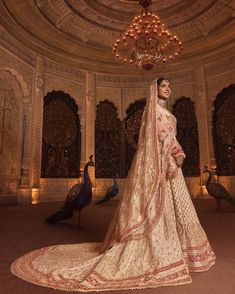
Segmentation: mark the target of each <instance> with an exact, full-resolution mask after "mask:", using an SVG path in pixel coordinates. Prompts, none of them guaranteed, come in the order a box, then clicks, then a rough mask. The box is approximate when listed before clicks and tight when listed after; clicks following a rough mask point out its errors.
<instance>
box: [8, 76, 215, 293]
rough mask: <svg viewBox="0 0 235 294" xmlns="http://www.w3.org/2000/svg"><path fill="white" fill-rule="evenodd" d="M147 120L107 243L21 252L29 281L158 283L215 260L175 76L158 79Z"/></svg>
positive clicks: (93, 285) (96, 286) (78, 287)
mask: <svg viewBox="0 0 235 294" xmlns="http://www.w3.org/2000/svg"><path fill="white" fill-rule="evenodd" d="M150 92H151V93H150V98H149V99H148V100H147V104H146V107H145V111H144V113H143V117H142V121H141V129H140V136H139V143H138V148H137V151H136V154H135V157H134V160H133V162H132V166H131V169H130V171H129V174H128V178H127V180H126V185H125V191H124V193H123V195H122V197H121V199H120V201H119V204H118V207H117V210H116V212H115V215H114V217H113V220H112V222H111V224H110V227H109V229H108V232H107V234H106V237H105V240H104V242H103V243H83V244H71V245H70V244H67V245H55V246H49V247H46V248H41V249H38V250H34V251H32V252H29V253H28V254H26V255H24V256H22V257H20V258H19V259H17V260H16V261H15V262H14V263H13V264H12V266H11V272H12V273H13V274H14V275H16V276H18V277H19V278H21V279H24V280H25V281H28V282H30V283H34V284H37V285H40V286H45V287H50V288H54V289H60V290H67V291H81V292H82V291H83V292H88V291H105V290H124V289H141V288H154V287H158V286H172V285H181V284H187V283H190V282H191V277H190V275H189V272H202V271H206V270H208V269H209V268H210V267H211V266H212V265H213V264H214V262H215V255H214V252H213V250H212V248H211V246H210V244H209V242H208V240H207V236H206V234H205V232H204V230H203V229H202V227H201V225H200V222H199V220H198V217H197V214H196V212H195V209H194V206H193V204H192V201H191V198H190V195H189V192H188V189H187V187H186V184H185V181H184V177H183V174H182V171H181V165H182V163H183V159H184V157H185V155H184V152H183V150H182V148H181V146H180V145H179V143H178V142H177V140H176V137H175V130H176V119H175V117H174V116H173V115H172V114H171V113H170V112H169V111H168V110H167V109H166V107H165V106H164V104H165V103H164V102H165V101H166V100H167V99H168V98H169V95H170V87H169V81H168V80H167V79H163V78H160V79H158V80H154V81H153V83H152V85H151V89H150Z"/></svg>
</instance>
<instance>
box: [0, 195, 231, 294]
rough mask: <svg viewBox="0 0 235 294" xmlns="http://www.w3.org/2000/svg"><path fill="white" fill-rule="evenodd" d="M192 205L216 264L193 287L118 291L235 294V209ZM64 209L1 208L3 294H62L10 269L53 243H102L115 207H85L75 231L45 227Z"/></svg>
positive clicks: (210, 203) (68, 225) (64, 225)
mask: <svg viewBox="0 0 235 294" xmlns="http://www.w3.org/2000/svg"><path fill="white" fill-rule="evenodd" d="M194 204H195V207H196V210H197V212H198V216H199V219H200V221H201V223H202V225H203V227H204V229H205V231H206V233H207V235H208V238H209V240H210V243H211V245H212V246H213V249H214V251H215V253H216V255H217V260H216V265H215V266H214V267H213V268H212V269H211V270H210V271H208V272H205V273H194V274H192V279H193V283H192V284H189V285H185V286H176V287H161V288H156V289H146V290H135V291H131V290H130V291H117V293H120V294H122V293H133V292H134V293H136V294H142V293H145V294H153V293H154V294H234V293H235V278H234V277H235V207H232V206H230V205H229V204H227V203H223V210H222V211H221V212H217V211H216V210H215V207H216V204H215V202H214V200H203V199H197V200H195V201H194ZM60 206H61V203H41V204H37V205H24V206H14V205H12V206H4V207H0V294H12V293H16V294H26V293H27V294H31V293H32V294H50V293H51V294H53V293H60V294H61V291H57V290H53V289H49V288H43V287H39V286H35V285H32V284H29V283H27V282H24V281H23V280H20V279H18V278H16V277H15V276H13V275H12V274H11V273H10V270H9V269H10V265H11V263H12V261H13V260H15V259H16V258H17V257H19V256H21V255H23V254H24V253H27V252H29V251H31V250H33V249H36V248H40V247H44V246H48V245H52V244H62V243H63V244H69V243H80V242H92V241H102V239H103V238H104V235H105V232H106V230H107V227H108V225H109V222H110V219H111V218H112V215H113V213H114V211H115V207H116V203H115V202H114V203H112V204H106V205H94V204H90V205H89V206H88V207H86V208H85V209H84V211H83V215H82V225H83V226H84V227H83V229H75V228H73V227H72V226H71V222H70V221H67V222H64V223H57V224H54V225H48V224H46V223H45V222H44V219H45V218H46V217H47V216H49V215H50V214H51V213H53V212H55V211H56V209H58V208H59V207H60ZM114 292H116V291H112V293H114ZM65 293H66V292H65ZM67 293H74V292H67ZM105 293H107V294H108V293H111V291H110V292H105Z"/></svg>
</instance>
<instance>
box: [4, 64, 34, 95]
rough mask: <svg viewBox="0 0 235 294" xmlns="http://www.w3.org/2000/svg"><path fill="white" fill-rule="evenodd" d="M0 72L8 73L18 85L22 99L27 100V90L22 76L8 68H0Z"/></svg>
mask: <svg viewBox="0 0 235 294" xmlns="http://www.w3.org/2000/svg"><path fill="white" fill-rule="evenodd" d="M0 71H8V72H10V73H11V74H12V75H13V76H14V77H15V78H16V79H17V81H18V83H19V84H20V86H21V89H22V92H23V96H24V98H25V99H27V98H29V89H28V86H27V83H26V82H25V80H24V78H23V77H22V75H21V74H19V73H18V71H16V70H15V69H14V68H9V67H4V68H0Z"/></svg>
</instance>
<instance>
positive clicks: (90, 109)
mask: <svg viewBox="0 0 235 294" xmlns="http://www.w3.org/2000/svg"><path fill="white" fill-rule="evenodd" d="M95 115H96V81H95V74H93V73H90V72H87V73H86V103H85V162H87V161H88V160H89V156H90V155H93V158H94V160H95ZM90 176H91V180H92V184H93V185H94V184H95V172H94V169H91V173H90Z"/></svg>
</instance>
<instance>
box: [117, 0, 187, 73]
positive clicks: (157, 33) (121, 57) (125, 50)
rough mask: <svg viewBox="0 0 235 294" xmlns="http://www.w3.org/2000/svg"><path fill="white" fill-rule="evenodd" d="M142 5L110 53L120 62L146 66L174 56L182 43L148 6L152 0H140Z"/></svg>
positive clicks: (179, 50) (180, 48)
mask: <svg viewBox="0 0 235 294" xmlns="http://www.w3.org/2000/svg"><path fill="white" fill-rule="evenodd" d="M139 3H140V5H142V7H143V9H142V12H141V13H140V15H138V16H136V17H135V18H134V19H133V21H132V22H131V24H130V25H129V27H128V28H127V30H126V31H125V32H124V33H123V34H122V36H121V38H120V39H117V40H116V42H115V44H114V46H113V53H114V54H115V56H116V59H117V60H118V61H119V62H122V63H126V64H133V65H135V66H137V67H140V68H143V69H145V70H150V69H152V68H153V67H154V65H156V64H159V63H165V62H168V61H171V60H173V59H175V58H176V57H177V56H178V55H179V54H180V53H181V51H182V49H183V47H182V43H181V42H180V41H179V39H178V37H177V36H175V35H172V34H171V33H170V32H169V31H168V30H167V29H166V27H165V25H164V24H162V23H161V21H160V19H159V17H158V16H157V15H155V14H154V13H153V12H152V11H150V10H149V6H150V5H151V4H152V1H151V0H139Z"/></svg>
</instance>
